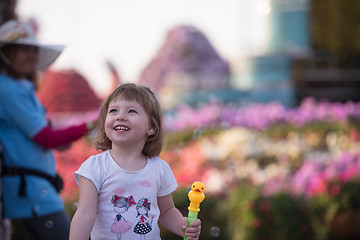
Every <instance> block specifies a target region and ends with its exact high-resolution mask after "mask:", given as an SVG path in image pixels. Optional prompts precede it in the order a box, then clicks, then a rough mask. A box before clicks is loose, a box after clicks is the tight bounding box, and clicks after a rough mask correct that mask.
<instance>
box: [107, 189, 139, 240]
mask: <svg viewBox="0 0 360 240" xmlns="http://www.w3.org/2000/svg"><path fill="white" fill-rule="evenodd" d="M111 203H112V204H113V208H114V211H115V212H116V213H117V214H116V216H115V219H114V222H113V224H112V225H111V227H110V230H111V231H112V232H113V233H116V234H117V240H120V239H121V234H122V233H124V232H126V231H128V230H129V229H130V228H131V222H129V221H127V220H126V219H125V218H124V217H123V216H122V215H121V214H123V213H124V212H126V211H127V210H128V209H129V208H130V207H131V205H135V204H136V202H135V201H134V199H133V196H129V197H124V196H119V195H113V196H112V198H111Z"/></svg>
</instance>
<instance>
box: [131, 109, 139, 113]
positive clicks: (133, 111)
mask: <svg viewBox="0 0 360 240" xmlns="http://www.w3.org/2000/svg"><path fill="white" fill-rule="evenodd" d="M129 113H137V112H136V111H135V110H134V109H130V110H129Z"/></svg>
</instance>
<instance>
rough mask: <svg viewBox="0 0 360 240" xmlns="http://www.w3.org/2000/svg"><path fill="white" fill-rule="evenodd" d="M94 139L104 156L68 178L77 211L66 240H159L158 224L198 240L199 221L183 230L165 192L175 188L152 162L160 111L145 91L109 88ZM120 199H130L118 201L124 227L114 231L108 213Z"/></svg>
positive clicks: (161, 164)
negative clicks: (76, 196)
mask: <svg viewBox="0 0 360 240" xmlns="http://www.w3.org/2000/svg"><path fill="white" fill-rule="evenodd" d="M94 138H95V140H96V144H97V148H99V149H101V150H103V151H104V152H102V153H100V154H97V155H94V156H91V157H89V158H88V159H87V160H86V161H85V162H84V163H83V164H82V165H81V167H80V168H79V169H78V170H77V171H76V172H75V173H74V176H75V180H76V182H77V183H78V184H79V206H78V209H77V211H76V213H75V215H74V217H73V219H72V223H71V228H70V240H81V239H84V240H88V239H89V235H91V239H92V240H97V239H114V240H116V239H118V238H119V237H121V238H123V239H148V240H150V239H151V240H153V239H160V229H159V226H158V221H160V223H161V224H162V225H163V226H164V227H165V228H167V229H168V230H170V231H172V232H174V233H175V234H177V235H179V236H181V237H183V236H187V237H188V238H189V239H190V240H194V239H198V238H199V235H200V230H201V222H200V220H199V219H198V220H196V221H195V222H194V223H192V224H191V225H190V227H187V225H186V218H185V217H183V216H182V214H181V213H180V211H179V210H178V209H177V208H176V207H175V206H174V203H173V200H172V196H171V193H172V192H173V191H175V189H176V188H177V186H178V185H177V183H176V180H175V177H174V175H173V173H172V171H171V169H170V167H169V165H168V164H167V163H166V162H165V161H163V160H162V159H160V158H159V157H158V155H159V154H160V152H161V148H162V145H163V138H164V132H163V122H162V110H161V108H160V105H159V103H158V101H157V99H156V97H155V95H154V94H153V93H152V92H151V90H150V89H149V88H147V87H144V86H140V85H136V84H134V83H126V84H123V85H121V86H119V87H118V88H117V89H115V90H114V91H113V92H112V93H111V94H110V95H109V96H108V97H107V98H106V99H105V101H104V102H103V105H102V107H101V110H100V116H99V121H98V126H97V127H96V129H95V132H94ZM114 195H116V196H117V199H116V200H115V198H114ZM122 196H131V198H129V197H128V198H127V200H126V199H123V200H125V201H128V204H126V205H124V206H126V207H125V208H123V210H121V211H119V210H117V212H118V213H121V216H120V217H118V218H119V220H122V223H121V225H122V226H125V227H121V229H120V228H119V226H117V225H119V223H116V226H115V225H114V209H115V207H116V206H115V205H117V204H118V203H117V200H119V198H121V197H122ZM139 216H141V217H140V219H139ZM125 219H126V220H125ZM125 224H126V225H125ZM140 224H142V225H140ZM115 229H117V230H115Z"/></svg>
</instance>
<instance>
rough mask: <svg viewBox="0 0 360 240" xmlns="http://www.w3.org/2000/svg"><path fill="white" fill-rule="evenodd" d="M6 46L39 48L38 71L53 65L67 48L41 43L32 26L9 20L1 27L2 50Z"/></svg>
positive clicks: (0, 43) (0, 45) (0, 41)
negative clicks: (17, 45)
mask: <svg viewBox="0 0 360 240" xmlns="http://www.w3.org/2000/svg"><path fill="white" fill-rule="evenodd" d="M6 44H22V45H30V46H36V47H38V48H39V62H38V64H37V67H36V68H37V70H40V71H42V70H45V69H46V68H47V67H49V66H50V64H52V63H53V62H54V61H55V60H56V59H57V57H58V56H59V55H60V53H61V52H62V51H63V49H64V48H65V46H63V45H46V44H41V43H39V42H38V41H37V40H36V38H35V34H34V31H33V29H32V28H31V26H30V25H29V24H28V23H26V22H23V21H19V20H9V21H7V22H5V23H4V24H3V25H2V26H0V48H1V47H3V46H4V45H6Z"/></svg>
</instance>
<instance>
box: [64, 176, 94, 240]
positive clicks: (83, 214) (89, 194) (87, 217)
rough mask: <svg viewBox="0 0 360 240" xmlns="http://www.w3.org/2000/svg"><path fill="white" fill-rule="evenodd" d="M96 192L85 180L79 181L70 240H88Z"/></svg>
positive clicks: (92, 222)
mask: <svg viewBox="0 0 360 240" xmlns="http://www.w3.org/2000/svg"><path fill="white" fill-rule="evenodd" d="M97 199H98V191H97V189H96V187H95V185H94V184H93V183H92V182H91V181H90V180H89V179H87V178H84V177H81V178H80V181H79V206H78V208H77V210H76V212H75V215H74V217H73V219H72V221H71V226H70V238H69V239H70V240H82V239H83V240H88V239H89V236H90V232H91V229H92V228H93V226H94V223H95V218H96V208H97Z"/></svg>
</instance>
